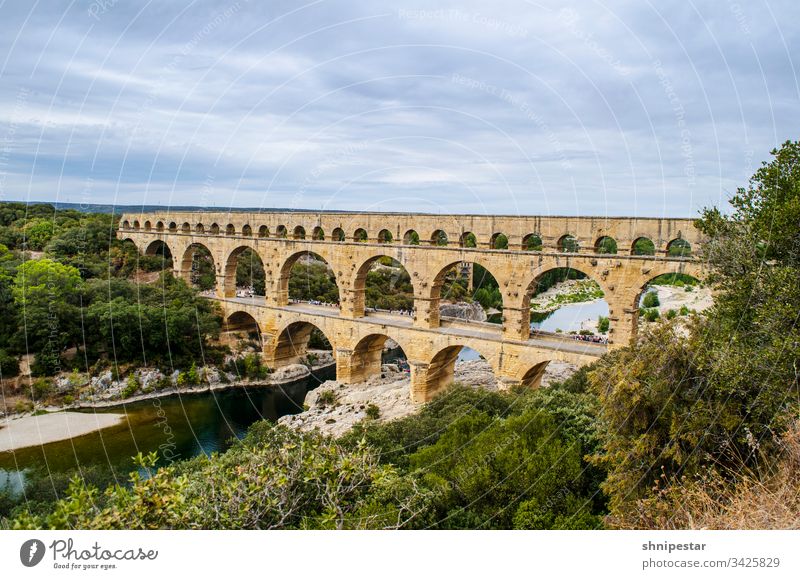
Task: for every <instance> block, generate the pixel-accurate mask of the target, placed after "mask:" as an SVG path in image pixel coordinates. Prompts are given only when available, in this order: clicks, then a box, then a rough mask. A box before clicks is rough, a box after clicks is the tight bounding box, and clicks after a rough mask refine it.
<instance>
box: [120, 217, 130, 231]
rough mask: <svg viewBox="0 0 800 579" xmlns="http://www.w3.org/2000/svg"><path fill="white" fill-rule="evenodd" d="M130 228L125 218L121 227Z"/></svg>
mask: <svg viewBox="0 0 800 579" xmlns="http://www.w3.org/2000/svg"><path fill="white" fill-rule="evenodd" d="M130 228H131V224H130V222H129V221H128V220H127V219H126V220H125V221H123V222H122V229H130Z"/></svg>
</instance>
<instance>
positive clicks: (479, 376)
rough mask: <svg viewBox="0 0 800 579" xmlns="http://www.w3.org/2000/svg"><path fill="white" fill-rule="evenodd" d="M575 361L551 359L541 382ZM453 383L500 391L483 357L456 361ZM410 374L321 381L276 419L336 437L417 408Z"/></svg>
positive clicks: (391, 371)
mask: <svg viewBox="0 0 800 579" xmlns="http://www.w3.org/2000/svg"><path fill="white" fill-rule="evenodd" d="M576 370H577V367H576V366H573V365H571V364H567V363H565V362H551V363H550V364H548V366H547V370H545V374H544V376H543V377H542V387H547V386H549V385H550V384H551V383H553V382H558V381H562V380H565V379H567V378H568V377H569V376H571V375H572V374H574V373H575V371H576ZM453 382H458V383H460V384H463V385H465V386H470V387H472V388H476V389H478V388H482V389H485V390H501V389H505V388H506V385H505V384H503V383H502V382H501V381H499V380H498V379H497V378H496V377H495V375H494V372H493V371H492V367H491V365H490V364H489V362H487V361H486V360H470V361H464V362H456V366H455V375H454V377H453ZM410 394H411V377H410V376H409V374H408V373H406V372H402V371H400V369H399V368H398V367H397V366H396V365H394V364H384V365H383V366H382V369H381V374H380V375H377V376H374V377H373V378H371V379H369V380H367V381H366V382H362V383H359V384H340V383H339V382H337V381H336V380H328V381H327V382H323V383H322V384H321V385H320V386H319V387H318V388H316V389H315V390H312V391H311V392H309V393H308V394H307V395H306V400H305V405H306V406H307V407H308V410H306V411H304V412H301V413H300V414H293V415H288V416H284V417H282V418H280V419H279V420H278V423H279V424H285V425H286V426H289V427H290V428H295V429H297V430H300V431H301V432H308V431H311V430H319V431H320V432H322V433H323V434H328V435H331V436H335V437H338V436H341V435H343V434H345V433H346V432H347V431H349V430H350V429H351V428H352V427H353V426H354V425H355V424H356V423H357V422H360V421H362V420H364V419H367V418H369V419H374V420H381V421H387V422H388V421H390V420H396V419H398V418H403V417H405V416H408V415H410V414H413V413H414V412H417V411H418V410H419V405H417V404H414V403H412V402H411V396H410Z"/></svg>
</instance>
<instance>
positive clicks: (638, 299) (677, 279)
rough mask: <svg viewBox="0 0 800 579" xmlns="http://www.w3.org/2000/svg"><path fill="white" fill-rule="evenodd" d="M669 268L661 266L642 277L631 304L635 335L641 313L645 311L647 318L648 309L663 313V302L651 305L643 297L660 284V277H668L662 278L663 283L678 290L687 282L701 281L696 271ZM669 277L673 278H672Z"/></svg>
mask: <svg viewBox="0 0 800 579" xmlns="http://www.w3.org/2000/svg"><path fill="white" fill-rule="evenodd" d="M667 269H668V268H661V269H660V271H658V272H655V271H652V270H651V271H649V272H648V274H647V276H646V277H643V278H642V281H641V283H640V284H639V286H638V288H637V290H638V291H637V292H636V294H635V297H634V300H633V303H632V304H630V307H631V310H630V311H631V325H632V328H633V329H632V333H633V335H634V336H635V335H636V330H637V328H638V326H639V317H640V313H642V312H643V313H644V314H645V319H647V315H648V310H651V309H655V310H656V311H657V312H659V315H658V317H660V315H661V314H660V311H661V310H663V309H664V308H663V307H662V306H663V304H661V303H660V302H659V303H656V304H655V305H649V304H648V303H647V300H644V299H643V298H644V297H645V294H647V293H649V291H650V288H651V287H652V286H653V285H658V284H657V283H656V282H658V281H659V278H667V279H662V284H663V285H668V286H671V285H673V284H674V285H675V289H676V290H678V289H679V288H685V287H686V285H689V284H687V282H691V285H692V286H693V287H694V285H696V284H699V283H700V282H701V280H700V278H699V277H697V276H696V275H694V273H696V272H693V273H686V272H684V271H667ZM679 269H683V268H679ZM669 278H672V279H671V280H670V279H669ZM681 291H683V290H681ZM668 311H669V310H667V312H668ZM667 312H665V313H667ZM675 315H680V310H678V309H675ZM650 320H651V321H652V320H653V318H650Z"/></svg>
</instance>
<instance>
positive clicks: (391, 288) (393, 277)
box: [352, 253, 415, 318]
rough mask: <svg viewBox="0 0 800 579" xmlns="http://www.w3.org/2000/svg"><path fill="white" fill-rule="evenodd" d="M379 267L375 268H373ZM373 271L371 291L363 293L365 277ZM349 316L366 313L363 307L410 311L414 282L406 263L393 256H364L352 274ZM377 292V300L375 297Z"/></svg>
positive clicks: (411, 308)
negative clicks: (350, 311) (373, 284)
mask: <svg viewBox="0 0 800 579" xmlns="http://www.w3.org/2000/svg"><path fill="white" fill-rule="evenodd" d="M376 268H379V270H378V271H375V270H376ZM371 271H375V273H376V275H375V277H374V280H375V286H373V287H374V290H375V291H374V292H371V293H372V294H373V295H370V296H368V295H367V277H368V275H369V273H370V272H371ZM352 288H353V293H352V300H353V304H352V305H353V316H354V317H357V318H360V317H363V316H365V315H367V310H380V311H383V310H388V313H392V312H394V313H403V314H407V315H413V313H414V295H415V291H414V289H415V288H414V284H413V282H412V281H411V275H410V274H409V272H408V269H407V268H406V266H405V265H404V264H403V263H402V262H400V261H397V259H395V258H394V257H391V256H389V255H386V254H383V253H376V254H375V255H372V256H370V257H369V258H367V259H366V260H364V261H363V262H362V263H361V265H360V266H359V267H358V269H357V270H356V272H355V274H354V276H353V285H352ZM375 296H380V297H379V298H378V299H379V300H380V303H378V302H376V301H375V299H376V298H375Z"/></svg>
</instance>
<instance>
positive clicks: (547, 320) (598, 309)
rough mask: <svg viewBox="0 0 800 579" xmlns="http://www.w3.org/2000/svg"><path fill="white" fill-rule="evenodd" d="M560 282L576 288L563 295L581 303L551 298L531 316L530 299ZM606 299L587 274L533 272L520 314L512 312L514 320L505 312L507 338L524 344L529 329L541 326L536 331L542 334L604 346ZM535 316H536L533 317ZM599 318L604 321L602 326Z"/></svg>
mask: <svg viewBox="0 0 800 579" xmlns="http://www.w3.org/2000/svg"><path fill="white" fill-rule="evenodd" d="M562 282H567V283H569V284H575V285H576V286H578V287H573V288H571V289H572V293H571V294H566V295H571V296H574V297H578V298H582V299H575V300H572V299H566V300H564V299H560V298H556V297H555V296H554V297H553V298H550V299H547V300H544V301H543V303H541V304H540V305H539V307H538V308H537V311H536V312H534V311H533V310H532V308H531V302H532V300H533V298H534V297H536V296H537V295H539V294H543V293H544V292H546V291H548V290H550V289H551V288H553V287H556V286H557V285H558V284H561V283H562ZM545 295H546V294H545ZM607 297H608V295H607V292H606V290H605V288H604V287H603V285H602V284H601V283H599V282H598V281H597V280H596V279H593V278H592V276H591V275H589V274H588V273H587V272H585V271H582V270H581V269H578V268H571V267H548V268H546V269H543V270H541V271H539V272H537V273H536V275H535V276H534V277H533V279H532V280H531V281H530V282H529V283H528V284H527V287H526V289H525V293H524V294H523V297H522V305H521V309H520V311H519V312H513V313H514V314H515V315H514V316H512V315H511V312H509V315H507V316H506V322H507V324H508V326H509V327H508V328H507V330H508V331H507V334H508V335H512V336H515V337H517V338H519V339H523V340H525V339H528V338H529V337H530V334H531V326H532V325H539V324H541V326H542V327H541V329H540V330H539V331H541V332H544V333H553V332H554V333H559V334H564V335H572V336H574V337H575V339H577V340H585V341H597V342H605V338H606V336H607V333H608V330H609V328H608V327H607V326H606V324H609V323H610V322H609V320H610V304H609V302H608V301H607V299H606V298H607ZM540 301H541V300H540ZM559 312H562V313H561V314H559ZM564 312H566V313H564ZM537 313H538V314H540V315H539V316H537V315H536V314H537ZM601 318H604V319H605V321H602V324H601ZM553 324H555V325H553ZM550 325H553V327H549V326H550ZM595 326H596V328H595V329H592V328H594V327H595Z"/></svg>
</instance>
